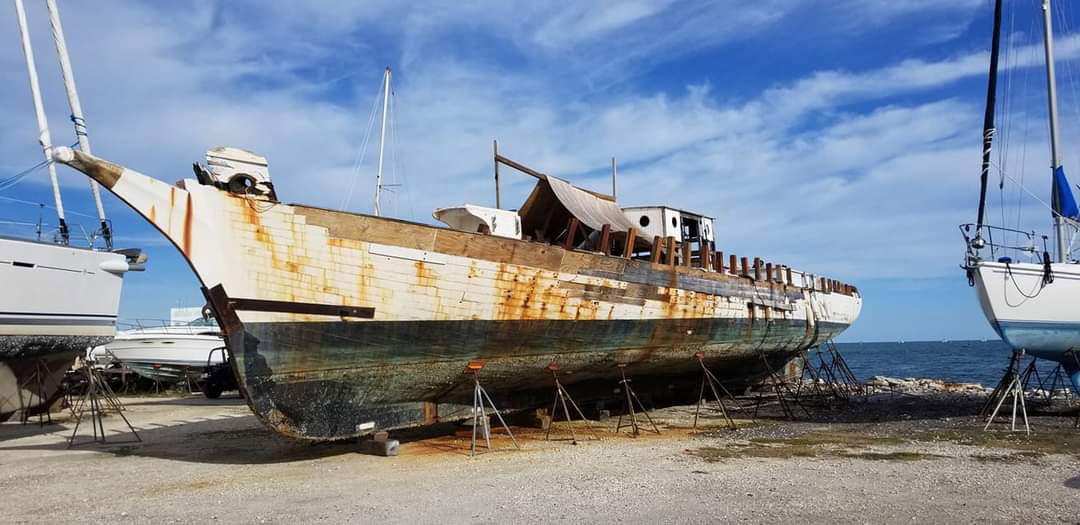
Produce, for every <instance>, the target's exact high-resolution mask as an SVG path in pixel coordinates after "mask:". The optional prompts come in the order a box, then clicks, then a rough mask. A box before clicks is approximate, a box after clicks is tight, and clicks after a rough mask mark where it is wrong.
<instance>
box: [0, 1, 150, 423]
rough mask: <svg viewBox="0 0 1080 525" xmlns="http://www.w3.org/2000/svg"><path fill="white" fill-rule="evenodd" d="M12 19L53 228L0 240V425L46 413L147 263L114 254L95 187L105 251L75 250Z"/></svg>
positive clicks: (19, 12)
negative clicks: (131, 278)
mask: <svg viewBox="0 0 1080 525" xmlns="http://www.w3.org/2000/svg"><path fill="white" fill-rule="evenodd" d="M47 5H48V8H49V15H50V20H51V22H52V26H53V37H54V40H55V42H56V48H57V53H58V54H59V56H60V66H61V73H62V74H63V77H64V84H65V87H66V89H67V94H68V101H69V103H70V105H71V111H72V121H73V122H75V130H76V135H77V136H78V138H79V147H80V149H81V150H83V151H87V152H89V151H90V145H89V138H88V136H87V134H86V128H85V121H84V120H83V116H82V109H81V107H80V105H79V99H78V94H77V93H76V91H75V81H74V78H73V76H72V73H71V64H70V62H69V61H68V57H67V46H66V45H65V43H64V36H63V29H62V27H61V26H60V17H59V12H58V11H57V8H56V3H55V2H54V1H53V0H48V2H47ZM15 11H16V18H17V20H18V24H19V31H20V34H21V36H22V45H23V52H24V55H25V57H26V65H27V72H28V74H29V78H30V90H31V92H32V94H33V100H34V110H35V113H36V116H37V122H38V131H39V135H38V137H39V141H40V143H41V147H42V150H43V152H44V154H45V160H46V161H47V164H48V169H49V175H50V180H51V182H52V189H53V198H54V201H55V205H56V210H57V218H58V228H57V231H56V235H55V237H53V238H52V239H48V238H46V237H43V236H42V235H41V232H40V231H37V232H35V234H33V235H27V236H14V237H13V236H3V237H0V288H2V289H3V290H4V293H2V294H0V421H4V420H7V419H8V418H10V417H11V416H12V415H13V414H15V413H16V412H20V411H21V412H22V413H23V414H29V413H31V412H32V411H35V410H38V409H41V408H42V407H47V406H48V405H49V404H51V401H52V400H53V399H54V398H55V397H56V395H57V392H58V389H59V385H60V380H61V379H62V378H63V375H64V372H66V371H67V370H68V368H70V367H71V364H72V362H73V361H74V359H75V357H76V356H78V355H81V354H82V353H83V352H85V350H86V348H88V347H90V346H95V345H99V344H103V343H106V342H108V341H110V340H112V338H113V336H114V334H115V333H116V313H117V309H118V307H119V304H120V287H121V284H122V282H123V275H124V273H126V272H128V271H132V270H141V269H142V268H143V264H144V262H145V257H143V256H142V255H141V254H139V253H138V251H137V250H117V251H113V250H112V236H111V231H110V228H109V224H108V222H107V221H106V219H105V215H104V210H103V208H102V205H101V199H100V196H99V194H98V190H97V185H96V184H92V185H91V189H92V190H93V195H94V198H95V202H96V204H97V209H98V217H99V219H100V221H101V229H100V230H99V232H98V234H99V235H100V236H101V237H102V238H103V239H104V240H105V244H106V246H105V249H104V250H100V249H96V248H95V247H94V246H93V242H92V241H91V242H88V243H87V245H85V246H76V245H75V243H73V241H72V238H71V237H72V235H71V228H70V227H69V225H68V223H67V221H66V220H65V216H64V206H63V202H62V200H61V197H60V187H59V184H58V183H57V179H56V169H55V166H54V165H53V163H52V143H51V138H50V134H49V129H48V122H47V120H46V118H45V111H44V108H43V105H42V102H41V94H40V89H39V86H38V78H37V70H36V66H35V64H34V55H33V50H32V49H31V47H30V37H29V34H28V32H27V25H26V13H25V10H24V8H23V4H22V0H15Z"/></svg>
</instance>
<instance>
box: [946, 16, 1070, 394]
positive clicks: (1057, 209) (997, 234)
mask: <svg viewBox="0 0 1080 525" xmlns="http://www.w3.org/2000/svg"><path fill="white" fill-rule="evenodd" d="M1042 11H1043V13H1042V15H1043V29H1044V49H1045V55H1046V79H1047V86H1048V93H1047V94H1048V97H1047V100H1048V105H1049V124H1050V152H1051V155H1050V156H1051V159H1050V160H1051V166H1050V167H1051V176H1052V177H1053V179H1052V180H1053V190H1052V198H1051V201H1052V204H1051V208H1052V218H1053V224H1054V233H1055V235H1054V238H1055V242H1054V244H1055V249H1054V252H1053V256H1052V255H1051V252H1050V250H1049V248H1048V247H1047V246H1045V244H1046V243H1045V239H1046V237H1043V240H1044V242H1043V244H1044V246H1042V250H1041V251H1040V249H1039V247H1038V246H1037V244H1036V241H1037V238H1036V236H1035V234H1034V233H1028V232H1021V231H1017V230H1012V229H1008V228H1002V227H997V226H990V225H988V224H987V223H985V222H984V215H985V203H986V185H987V177H988V175H989V171H990V165H991V161H990V151H991V142H992V140H993V137H994V134H995V131H996V129H995V125H994V107H995V96H996V83H997V65H998V49H999V45H1000V35H1001V0H997V1H996V4H995V13H994V37H993V44H992V53H991V60H990V76H989V85H988V89H987V101H986V118H985V121H984V132H983V141H984V142H983V163H982V187H981V192H980V201H979V214H978V222H977V223H976V224H974V225H972V224H968V225H964V226H962V227H961V230H962V232H964V237H965V240H966V241H967V258H966V264H965V269H966V271H967V275H968V280H969V282H970V283H971V284H972V285H973V286H974V287H975V289H976V291H977V293H978V298H979V304H980V305H981V307H982V310H983V313H984V314H985V315H986V318H987V320H988V321H990V324H991V325H992V326H993V327H994V330H995V331H996V332H997V333H998V335H1000V336H1001V338H1002V339H1003V340H1005V342H1006V343H1008V344H1009V345H1010V346H1011V347H1012V348H1013V349H1014V350H1015V351H1018V352H1020V351H1022V352H1024V353H1026V354H1029V355H1033V356H1035V357H1038V358H1040V359H1047V360H1051V361H1056V362H1059V363H1061V364H1062V366H1063V367H1064V369H1065V371H1066V372H1067V373H1068V374H1069V376H1070V378H1071V379H1072V382H1073V385H1074V386H1076V387H1077V388H1080V353H1078V351H1080V261H1077V259H1076V256H1075V255H1074V253H1073V251H1072V242H1071V239H1069V237H1073V238H1075V237H1076V234H1077V231H1078V229H1077V224H1080V223H1078V222H1077V221H1078V220H1080V210H1078V209H1077V205H1076V201H1075V199H1074V198H1073V195H1072V191H1071V190H1070V188H1069V183H1068V181H1067V179H1066V178H1065V171H1064V168H1063V167H1062V162H1061V149H1060V146H1059V144H1058V115H1057V96H1056V89H1055V79H1054V60H1053V26H1052V23H1051V10H1050V1H1049V0H1043V2H1042ZM1010 237H1011V238H1019V239H1020V242H1008V241H1007V240H1006V239H1008V238H1010Z"/></svg>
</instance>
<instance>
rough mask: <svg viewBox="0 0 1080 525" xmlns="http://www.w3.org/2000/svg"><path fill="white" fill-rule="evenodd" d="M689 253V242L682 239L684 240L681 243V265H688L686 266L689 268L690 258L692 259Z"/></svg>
mask: <svg viewBox="0 0 1080 525" xmlns="http://www.w3.org/2000/svg"><path fill="white" fill-rule="evenodd" d="M690 255H691V254H690V243H689V242H686V241H684V242H683V243H682V265H683V266H686V267H688V268H689V267H690V265H691V259H692V258H691V257H690Z"/></svg>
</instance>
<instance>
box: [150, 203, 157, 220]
mask: <svg viewBox="0 0 1080 525" xmlns="http://www.w3.org/2000/svg"><path fill="white" fill-rule="evenodd" d="M150 222H152V223H154V224H157V206H154V205H151V206H150Z"/></svg>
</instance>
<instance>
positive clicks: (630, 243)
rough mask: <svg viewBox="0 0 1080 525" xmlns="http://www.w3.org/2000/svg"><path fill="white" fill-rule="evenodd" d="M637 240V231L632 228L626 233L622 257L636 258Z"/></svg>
mask: <svg viewBox="0 0 1080 525" xmlns="http://www.w3.org/2000/svg"><path fill="white" fill-rule="evenodd" d="M636 240H637V230H636V229H634V228H630V229H629V230H628V231H627V232H626V244H625V245H624V246H623V254H622V256H623V257H625V258H627V259H629V258H631V257H633V256H634V241H636Z"/></svg>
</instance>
